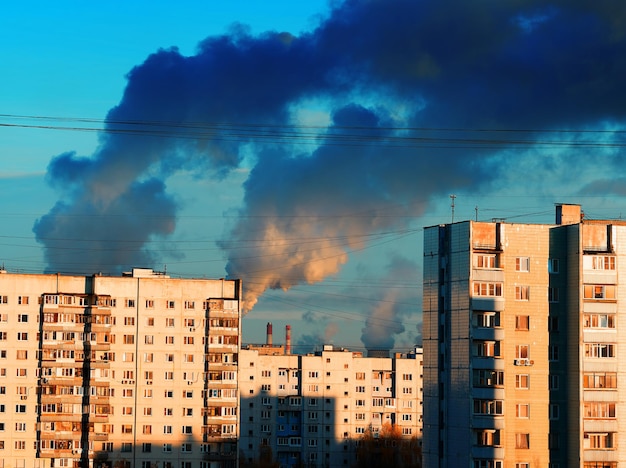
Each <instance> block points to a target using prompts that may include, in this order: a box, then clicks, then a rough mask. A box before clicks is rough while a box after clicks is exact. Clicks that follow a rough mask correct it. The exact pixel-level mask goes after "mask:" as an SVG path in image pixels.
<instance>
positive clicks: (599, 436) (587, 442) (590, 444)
mask: <svg viewBox="0 0 626 468" xmlns="http://www.w3.org/2000/svg"><path fill="white" fill-rule="evenodd" d="M616 440H617V438H616V437H615V433H614V432H585V433H584V434H583V449H584V450H587V449H596V450H597V449H604V450H615V441H616Z"/></svg>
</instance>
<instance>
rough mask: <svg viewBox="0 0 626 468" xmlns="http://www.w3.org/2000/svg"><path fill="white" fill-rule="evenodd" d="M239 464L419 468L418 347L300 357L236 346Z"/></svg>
mask: <svg viewBox="0 0 626 468" xmlns="http://www.w3.org/2000/svg"><path fill="white" fill-rule="evenodd" d="M239 372H240V383H239V387H240V392H241V427H242V431H241V438H240V443H239V448H240V452H241V466H246V464H249V465H253V464H254V463H258V462H259V461H261V462H263V461H265V462H269V461H275V462H277V463H278V465H279V466H280V467H282V468H287V467H296V466H306V467H333V468H334V467H343V466H345V467H351V466H358V465H357V463H358V461H359V460H360V459H364V458H367V459H368V461H370V462H371V461H375V460H378V462H379V463H380V464H379V466H382V464H384V463H386V464H388V465H389V466H395V467H403V466H406V467H409V466H410V467H414V466H419V465H418V464H417V463H418V460H420V461H421V454H420V445H421V437H422V433H421V428H422V402H421V391H422V353H421V349H419V348H418V349H416V350H415V351H413V352H411V353H407V354H399V353H398V354H395V355H394V357H392V358H389V357H387V358H369V357H363V355H362V353H360V352H357V353H355V352H350V351H348V350H345V349H336V348H333V346H330V345H327V346H325V347H324V350H323V351H321V352H317V353H314V354H307V355H295V354H294V355H283V354H276V353H273V352H272V347H268V348H266V349H263V348H258V347H255V349H242V350H241V353H240V359H239Z"/></svg>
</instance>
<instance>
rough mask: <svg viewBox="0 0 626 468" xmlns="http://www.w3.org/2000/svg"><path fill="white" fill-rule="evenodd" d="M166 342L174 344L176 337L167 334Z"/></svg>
mask: <svg viewBox="0 0 626 468" xmlns="http://www.w3.org/2000/svg"><path fill="white" fill-rule="evenodd" d="M165 344H170V345H173V344H174V337H173V336H166V337H165Z"/></svg>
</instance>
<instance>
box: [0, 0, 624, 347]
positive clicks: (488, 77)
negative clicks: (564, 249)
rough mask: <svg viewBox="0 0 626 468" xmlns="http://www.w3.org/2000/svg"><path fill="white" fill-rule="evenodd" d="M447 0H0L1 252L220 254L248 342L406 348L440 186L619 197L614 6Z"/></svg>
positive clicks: (217, 261)
mask: <svg viewBox="0 0 626 468" xmlns="http://www.w3.org/2000/svg"><path fill="white" fill-rule="evenodd" d="M448 3H449V2H448V1H447V0H442V1H439V2H429V1H418V0H384V1H383V0H369V1H366V0H361V1H358V0H354V1H345V2H340V1H336V2H333V3H327V2H325V1H307V2H287V1H271V0H268V1H263V2H261V1H256V0H254V1H253V0H249V1H244V0H239V1H231V2H213V1H207V2H192V1H179V2H176V3H175V4H173V3H172V2H158V1H157V2H130V4H129V3H128V2H126V3H124V4H122V3H118V2H109V3H107V4H106V5H98V6H97V7H95V6H93V5H91V4H89V3H86V2H78V1H72V2H70V1H68V2H60V3H59V2H57V3H56V4H50V3H49V2H30V3H18V2H13V3H10V4H7V5H4V6H3V15H2V17H0V39H1V40H2V43H3V44H5V46H4V47H3V48H2V49H0V60H1V61H2V63H3V67H2V68H3V73H2V74H0V103H2V107H1V108H0V114H2V115H1V116H0V136H1V137H0V154H1V156H2V166H1V167H0V187H2V189H3V192H4V193H5V194H10V195H9V196H5V202H4V204H3V208H2V210H1V213H2V216H3V218H4V220H5V222H4V223H3V226H4V229H3V232H2V233H1V234H0V235H1V236H2V237H1V240H0V260H1V261H2V262H3V263H4V265H5V267H6V268H7V269H8V270H9V271H25V272H43V271H61V272H64V273H81V274H90V273H93V272H95V271H103V272H107V273H116V272H119V271H124V270H126V269H128V268H130V267H132V266H148V267H153V268H155V269H159V270H162V269H167V271H168V273H169V274H171V275H173V276H181V277H191V276H207V277H223V276H226V275H229V276H231V277H241V278H243V280H244V287H245V289H246V295H247V297H246V300H247V304H248V305H249V306H250V307H252V306H254V307H253V308H252V310H251V312H250V313H249V314H248V315H246V318H245V320H244V341H246V342H259V341H263V340H264V330H265V323H266V322H267V321H272V322H273V323H274V331H275V335H277V334H278V336H279V337H280V338H282V331H281V330H283V329H284V328H283V327H284V325H286V324H287V323H289V324H291V325H292V328H293V339H294V343H295V344H296V345H301V346H302V347H301V348H300V349H301V350H304V349H307V348H308V349H310V347H312V346H316V345H320V344H322V343H323V342H332V343H335V344H338V345H342V346H349V347H352V348H363V347H365V346H370V347H394V348H396V349H407V348H409V347H410V346H411V345H412V344H414V343H415V342H416V341H419V326H420V323H421V288H420V285H419V282H420V278H421V256H422V252H421V242H422V236H421V233H422V229H423V227H424V226H429V225H434V224H438V223H442V222H449V221H450V220H451V219H452V210H451V206H450V203H451V199H450V197H449V195H450V194H455V195H456V198H455V209H454V219H455V220H461V219H468V218H469V219H474V218H475V217H478V219H481V220H490V219H492V218H506V219H507V220H509V221H511V222H547V223H549V222H552V221H553V219H554V214H553V205H554V203H557V202H571V203H580V204H582V205H583V209H584V211H585V213H586V215H587V216H589V217H595V218H604V217H608V218H610V217H621V216H622V214H626V213H622V211H624V208H623V206H624V204H623V196H624V194H625V189H624V187H625V186H626V185H625V184H624V182H625V181H626V179H625V178H624V174H623V167H624V155H623V140H624V137H623V136H624V133H623V132H624V119H625V114H626V102H625V101H626V93H624V92H623V82H624V75H626V64H625V63H624V61H623V57H624V56H626V55H625V52H626V50H625V49H626V40H625V38H626V30H625V29H624V26H623V25H624V24H626V21H624V20H625V19H626V7H624V6H622V5H621V4H619V3H618V2H596V4H594V5H589V4H588V2H582V1H580V2H579V1H567V2H565V1H556V2H552V3H551V4H550V5H549V6H548V5H546V3H545V2H540V1H531V0H527V1H520V2H500V1H495V0H494V1H486V2H481V4H480V5H479V6H477V5H476V3H475V2H471V1H466V2H453V4H452V5H448ZM42 127H47V128H42ZM274 341H275V342H278V341H280V340H279V338H278V337H275V339H274Z"/></svg>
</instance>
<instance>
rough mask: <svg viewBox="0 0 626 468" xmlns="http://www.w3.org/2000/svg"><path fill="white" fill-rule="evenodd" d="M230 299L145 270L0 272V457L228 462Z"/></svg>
mask: <svg viewBox="0 0 626 468" xmlns="http://www.w3.org/2000/svg"><path fill="white" fill-rule="evenodd" d="M240 297H241V292H240V283H239V281H224V280H182V279H172V278H168V277H166V276H163V275H156V274H153V273H152V272H151V271H150V270H135V271H134V272H133V274H130V275H128V276H123V277H104V276H91V277H78V276H61V275H16V274H9V273H6V272H4V273H2V274H0V299H1V300H0V302H1V303H0V338H1V339H0V353H2V354H0V357H4V359H3V362H1V363H0V366H1V367H0V380H1V382H0V385H1V387H0V405H1V406H0V410H4V414H3V415H2V416H3V417H2V418H1V419H2V420H3V421H4V428H3V429H4V432H3V434H2V436H3V441H2V442H3V447H2V448H1V450H2V454H1V459H2V462H0V466H2V467H3V468H8V467H31V466H34V467H49V466H79V465H80V464H81V463H82V466H129V467H144V466H145V467H147V466H150V464H151V463H154V462H157V461H158V462H159V463H161V465H160V466H163V467H168V466H172V467H173V466H176V467H179V466H182V467H185V466H189V467H191V466H192V464H193V466H194V467H195V466H200V464H202V466H204V467H206V468H208V467H214V466H235V465H236V463H237V437H238V427H239V424H238V414H237V413H238V411H237V407H238V399H237V396H238V395H237V356H238V349H239V336H240V323H239V317H240V313H239V298H240ZM13 355H14V356H13ZM226 394H227V395H226ZM223 395H226V396H223ZM211 408H214V409H213V410H211Z"/></svg>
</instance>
